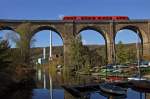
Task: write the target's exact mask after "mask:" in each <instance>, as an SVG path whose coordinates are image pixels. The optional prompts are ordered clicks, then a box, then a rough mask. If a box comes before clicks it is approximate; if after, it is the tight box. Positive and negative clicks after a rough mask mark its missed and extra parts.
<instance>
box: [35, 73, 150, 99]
mask: <svg viewBox="0 0 150 99" xmlns="http://www.w3.org/2000/svg"><path fill="white" fill-rule="evenodd" d="M47 76H48V74H46V80H47V81H46V82H47V83H46V84H47V85H46V86H47V89H49V77H47ZM52 79H53V81H52V83H53V99H150V93H147V92H142V91H138V90H133V89H131V88H128V89H127V95H125V96H114V95H112V94H108V93H104V92H101V91H96V92H94V91H93V92H89V93H88V94H86V95H84V96H82V97H75V96H73V95H71V94H70V93H69V92H67V91H65V90H64V89H63V88H62V87H61V86H62V85H68V86H77V85H81V86H85V85H88V84H99V83H100V82H103V78H102V77H100V76H91V75H84V76H83V75H82V76H81V75H76V76H69V77H63V75H62V74H57V73H56V74H55V75H54V74H52ZM39 82H41V83H42V81H39ZM39 88H42V86H39ZM41 93H42V92H41ZM33 99H35V98H33ZM36 99H40V98H36ZM45 99H50V98H48V97H47V98H45Z"/></svg>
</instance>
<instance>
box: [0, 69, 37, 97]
mask: <svg viewBox="0 0 150 99" xmlns="http://www.w3.org/2000/svg"><path fill="white" fill-rule="evenodd" d="M33 74H34V72H33V71H32V72H31V71H26V73H25V72H20V74H15V75H16V76H14V75H11V74H9V73H6V72H0V97H4V99H30V97H31V94H32V89H33V88H36V84H35V81H34V79H33ZM26 93H27V94H26ZM16 97H18V98H16ZM27 97H28V98H27Z"/></svg>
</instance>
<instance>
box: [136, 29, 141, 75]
mask: <svg viewBox="0 0 150 99" xmlns="http://www.w3.org/2000/svg"><path fill="white" fill-rule="evenodd" d="M139 43H140V38H139V31H138V30H137V43H136V49H137V65H138V72H139V77H140V78H141V70H140V46H139Z"/></svg>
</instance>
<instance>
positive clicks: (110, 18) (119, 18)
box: [63, 16, 129, 20]
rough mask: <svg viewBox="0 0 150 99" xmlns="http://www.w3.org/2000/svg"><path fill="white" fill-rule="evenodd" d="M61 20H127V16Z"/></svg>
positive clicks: (67, 17) (70, 17) (80, 17)
mask: <svg viewBox="0 0 150 99" xmlns="http://www.w3.org/2000/svg"><path fill="white" fill-rule="evenodd" d="M63 20H129V17H128V16H64V17H63Z"/></svg>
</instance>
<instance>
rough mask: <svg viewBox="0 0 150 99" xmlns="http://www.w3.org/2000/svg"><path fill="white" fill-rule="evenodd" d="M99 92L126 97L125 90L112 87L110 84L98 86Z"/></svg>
mask: <svg viewBox="0 0 150 99" xmlns="http://www.w3.org/2000/svg"><path fill="white" fill-rule="evenodd" d="M99 86H100V89H101V91H103V92H107V93H110V94H114V95H126V89H125V88H122V87H119V86H116V85H113V84H111V83H102V84H100V85H99Z"/></svg>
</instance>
